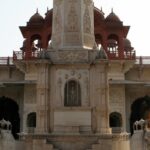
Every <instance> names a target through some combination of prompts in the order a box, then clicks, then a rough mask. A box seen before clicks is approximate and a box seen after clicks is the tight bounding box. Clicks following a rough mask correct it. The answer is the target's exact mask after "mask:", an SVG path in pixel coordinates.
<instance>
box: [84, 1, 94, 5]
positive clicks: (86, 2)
mask: <svg viewBox="0 0 150 150" xmlns="http://www.w3.org/2000/svg"><path fill="white" fill-rule="evenodd" d="M84 4H85V5H88V6H89V5H91V4H92V1H91V0H84Z"/></svg>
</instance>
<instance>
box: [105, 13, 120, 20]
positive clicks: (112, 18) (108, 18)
mask: <svg viewBox="0 0 150 150" xmlns="http://www.w3.org/2000/svg"><path fill="white" fill-rule="evenodd" d="M106 21H113V22H120V19H119V17H118V16H117V15H116V14H115V13H114V12H113V11H112V12H111V13H110V14H109V15H108V16H107V17H106Z"/></svg>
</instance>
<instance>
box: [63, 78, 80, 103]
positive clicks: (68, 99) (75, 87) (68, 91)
mask: <svg viewBox="0 0 150 150" xmlns="http://www.w3.org/2000/svg"><path fill="white" fill-rule="evenodd" d="M64 105H65V106H81V89H80V85H79V83H78V82H76V81H74V80H71V81H68V82H67V83H66V85H65V99H64Z"/></svg>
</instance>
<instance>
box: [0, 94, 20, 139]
mask: <svg viewBox="0 0 150 150" xmlns="http://www.w3.org/2000/svg"><path fill="white" fill-rule="evenodd" d="M18 111H19V107H18V104H17V103H16V102H15V101H14V100H12V99H11V98H7V97H4V96H3V97H0V120H2V119H5V120H6V121H10V123H11V126H12V134H13V136H14V138H15V139H17V138H18V135H17V133H19V132H20V117H19V112H18Z"/></svg>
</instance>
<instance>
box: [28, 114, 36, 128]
mask: <svg viewBox="0 0 150 150" xmlns="http://www.w3.org/2000/svg"><path fill="white" fill-rule="evenodd" d="M27 126H28V127H34V128H35V127H36V113H35V112H33V113H30V114H29V115H28V117H27Z"/></svg>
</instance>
